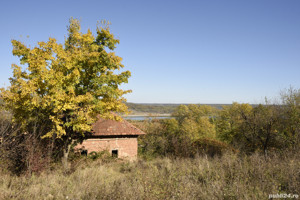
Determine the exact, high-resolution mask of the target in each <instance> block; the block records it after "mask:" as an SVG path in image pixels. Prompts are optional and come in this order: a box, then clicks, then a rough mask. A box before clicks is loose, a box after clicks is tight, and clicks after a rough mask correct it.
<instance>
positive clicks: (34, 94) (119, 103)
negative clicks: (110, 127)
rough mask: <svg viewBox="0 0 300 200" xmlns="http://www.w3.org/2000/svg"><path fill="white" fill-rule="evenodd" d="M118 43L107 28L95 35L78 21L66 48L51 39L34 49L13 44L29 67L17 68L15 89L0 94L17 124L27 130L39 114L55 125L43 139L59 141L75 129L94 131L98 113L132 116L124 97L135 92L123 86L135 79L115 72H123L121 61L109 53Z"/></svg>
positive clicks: (70, 29) (73, 21)
mask: <svg viewBox="0 0 300 200" xmlns="http://www.w3.org/2000/svg"><path fill="white" fill-rule="evenodd" d="M118 43H119V40H117V39H115V38H114V36H113V35H112V34H111V33H110V31H109V27H108V26H107V27H105V28H103V27H98V28H97V35H96V36H94V35H93V34H92V32H91V31H90V30H88V31H87V33H86V34H83V33H81V32H80V23H79V21H78V20H76V19H71V20H70V25H69V27H68V37H67V39H66V41H65V44H64V45H62V44H58V43H57V41H56V39H54V38H49V40H48V41H47V42H39V43H38V45H37V46H36V47H34V48H32V49H31V48H29V47H26V45H24V44H22V43H21V42H19V41H16V40H12V44H13V55H15V56H18V57H19V58H20V63H21V64H25V65H26V66H27V68H26V70H25V71H22V68H21V67H20V66H18V65H12V69H13V77H12V78H11V79H10V82H11V86H10V87H8V88H7V89H2V92H1V96H2V98H3V100H4V101H5V102H6V106H7V107H9V108H10V109H11V110H13V115H14V120H16V121H19V122H20V123H22V124H23V125H24V127H26V125H27V124H28V119H29V118H30V117H31V116H34V115H35V114H36V113H37V112H38V113H39V115H42V116H43V117H44V118H46V119H48V120H49V122H51V123H50V124H49V125H50V126H51V129H50V131H49V132H48V133H46V134H45V135H44V136H43V137H52V136H56V137H57V138H60V137H62V136H63V135H66V134H67V135H68V134H70V133H69V130H70V128H71V129H72V130H73V131H74V132H75V133H77V134H84V133H85V132H87V131H90V129H91V124H92V123H93V122H94V121H95V120H96V118H97V116H98V115H99V116H101V117H105V118H114V119H118V117H116V116H115V115H113V112H118V113H120V112H127V107H126V106H125V104H124V101H125V99H124V98H123V97H122V96H123V95H124V94H126V93H128V92H130V91H124V90H121V89H119V88H118V86H119V85H120V84H122V83H127V81H128V78H129V77H130V72H129V71H126V72H122V73H120V74H115V70H119V69H120V68H123V65H122V64H121V61H122V58H120V57H118V56H116V55H115V53H114V52H107V51H106V49H109V50H110V51H112V50H114V48H115V46H116V44H118ZM70 136H72V137H73V136H74V135H70ZM74 137H75V136H74Z"/></svg>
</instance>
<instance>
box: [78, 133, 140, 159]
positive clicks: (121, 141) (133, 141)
mask: <svg viewBox="0 0 300 200" xmlns="http://www.w3.org/2000/svg"><path fill="white" fill-rule="evenodd" d="M137 145H138V144H137V138H109V139H87V140H84V141H83V142H82V144H79V145H77V146H76V147H75V149H80V148H82V149H85V150H88V153H91V152H92V151H96V152H98V151H103V150H108V151H109V152H110V153H112V150H118V158H126V159H129V160H135V159H136V158H137Z"/></svg>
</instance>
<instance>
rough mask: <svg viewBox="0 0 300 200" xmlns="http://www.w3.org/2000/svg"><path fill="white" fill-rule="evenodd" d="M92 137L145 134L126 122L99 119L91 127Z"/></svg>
mask: <svg viewBox="0 0 300 200" xmlns="http://www.w3.org/2000/svg"><path fill="white" fill-rule="evenodd" d="M92 133H93V136H107V135H144V134H145V133H144V132H143V131H141V130H140V129H138V128H136V127H135V126H133V125H132V124H130V123H129V122H127V121H126V120H124V119H123V120H122V121H115V120H110V119H102V118H100V119H99V120H98V121H96V122H95V123H94V124H93V125H92Z"/></svg>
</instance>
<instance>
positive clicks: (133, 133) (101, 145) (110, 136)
mask: <svg viewBox="0 0 300 200" xmlns="http://www.w3.org/2000/svg"><path fill="white" fill-rule="evenodd" d="M144 134H145V133H144V132H143V131H141V130H140V129H138V128H136V127H135V126H133V125H132V124H130V123H129V122H127V121H126V120H124V119H123V120H122V121H114V120H109V119H102V118H100V119H99V120H98V121H96V122H95V123H94V124H93V125H92V133H91V134H89V135H87V136H86V139H85V140H84V141H83V142H82V143H81V144H79V145H77V146H76V147H75V148H76V149H82V150H84V151H85V152H86V153H91V152H93V151H96V152H98V151H103V150H108V151H109V152H110V153H111V155H112V156H116V157H118V158H126V159H129V160H135V159H136V158H137V149H138V142H137V138H138V136H139V135H144Z"/></svg>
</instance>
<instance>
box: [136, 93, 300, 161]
mask: <svg viewBox="0 0 300 200" xmlns="http://www.w3.org/2000/svg"><path fill="white" fill-rule="evenodd" d="M172 116H173V117H174V118H172V119H165V120H156V121H155V120H154V121H145V122H136V125H137V126H139V127H140V128H142V129H143V130H144V131H145V132H147V133H148V134H147V135H145V136H142V137H140V153H141V154H142V155H144V156H145V157H147V156H148V157H151V156H154V157H155V156H161V155H164V156H167V155H168V156H183V157H191V156H192V157H193V156H195V155H197V154H206V155H211V156H215V155H220V154H222V153H223V152H225V151H235V152H242V153H246V154H251V153H253V152H260V153H262V154H264V155H265V156H267V155H268V152H276V153H280V152H284V151H294V152H297V151H298V150H299V145H300V90H299V89H293V88H290V89H288V90H286V91H285V92H282V94H281V101H280V102H279V103H270V102H269V101H268V100H266V102H265V104H259V105H255V106H253V105H250V104H247V103H241V104H240V103H233V104H232V105H226V106H223V108H222V109H221V110H219V109H216V108H214V107H212V106H207V105H193V104H191V105H180V106H178V107H177V108H176V109H175V111H174V112H173V113H172Z"/></svg>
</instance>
